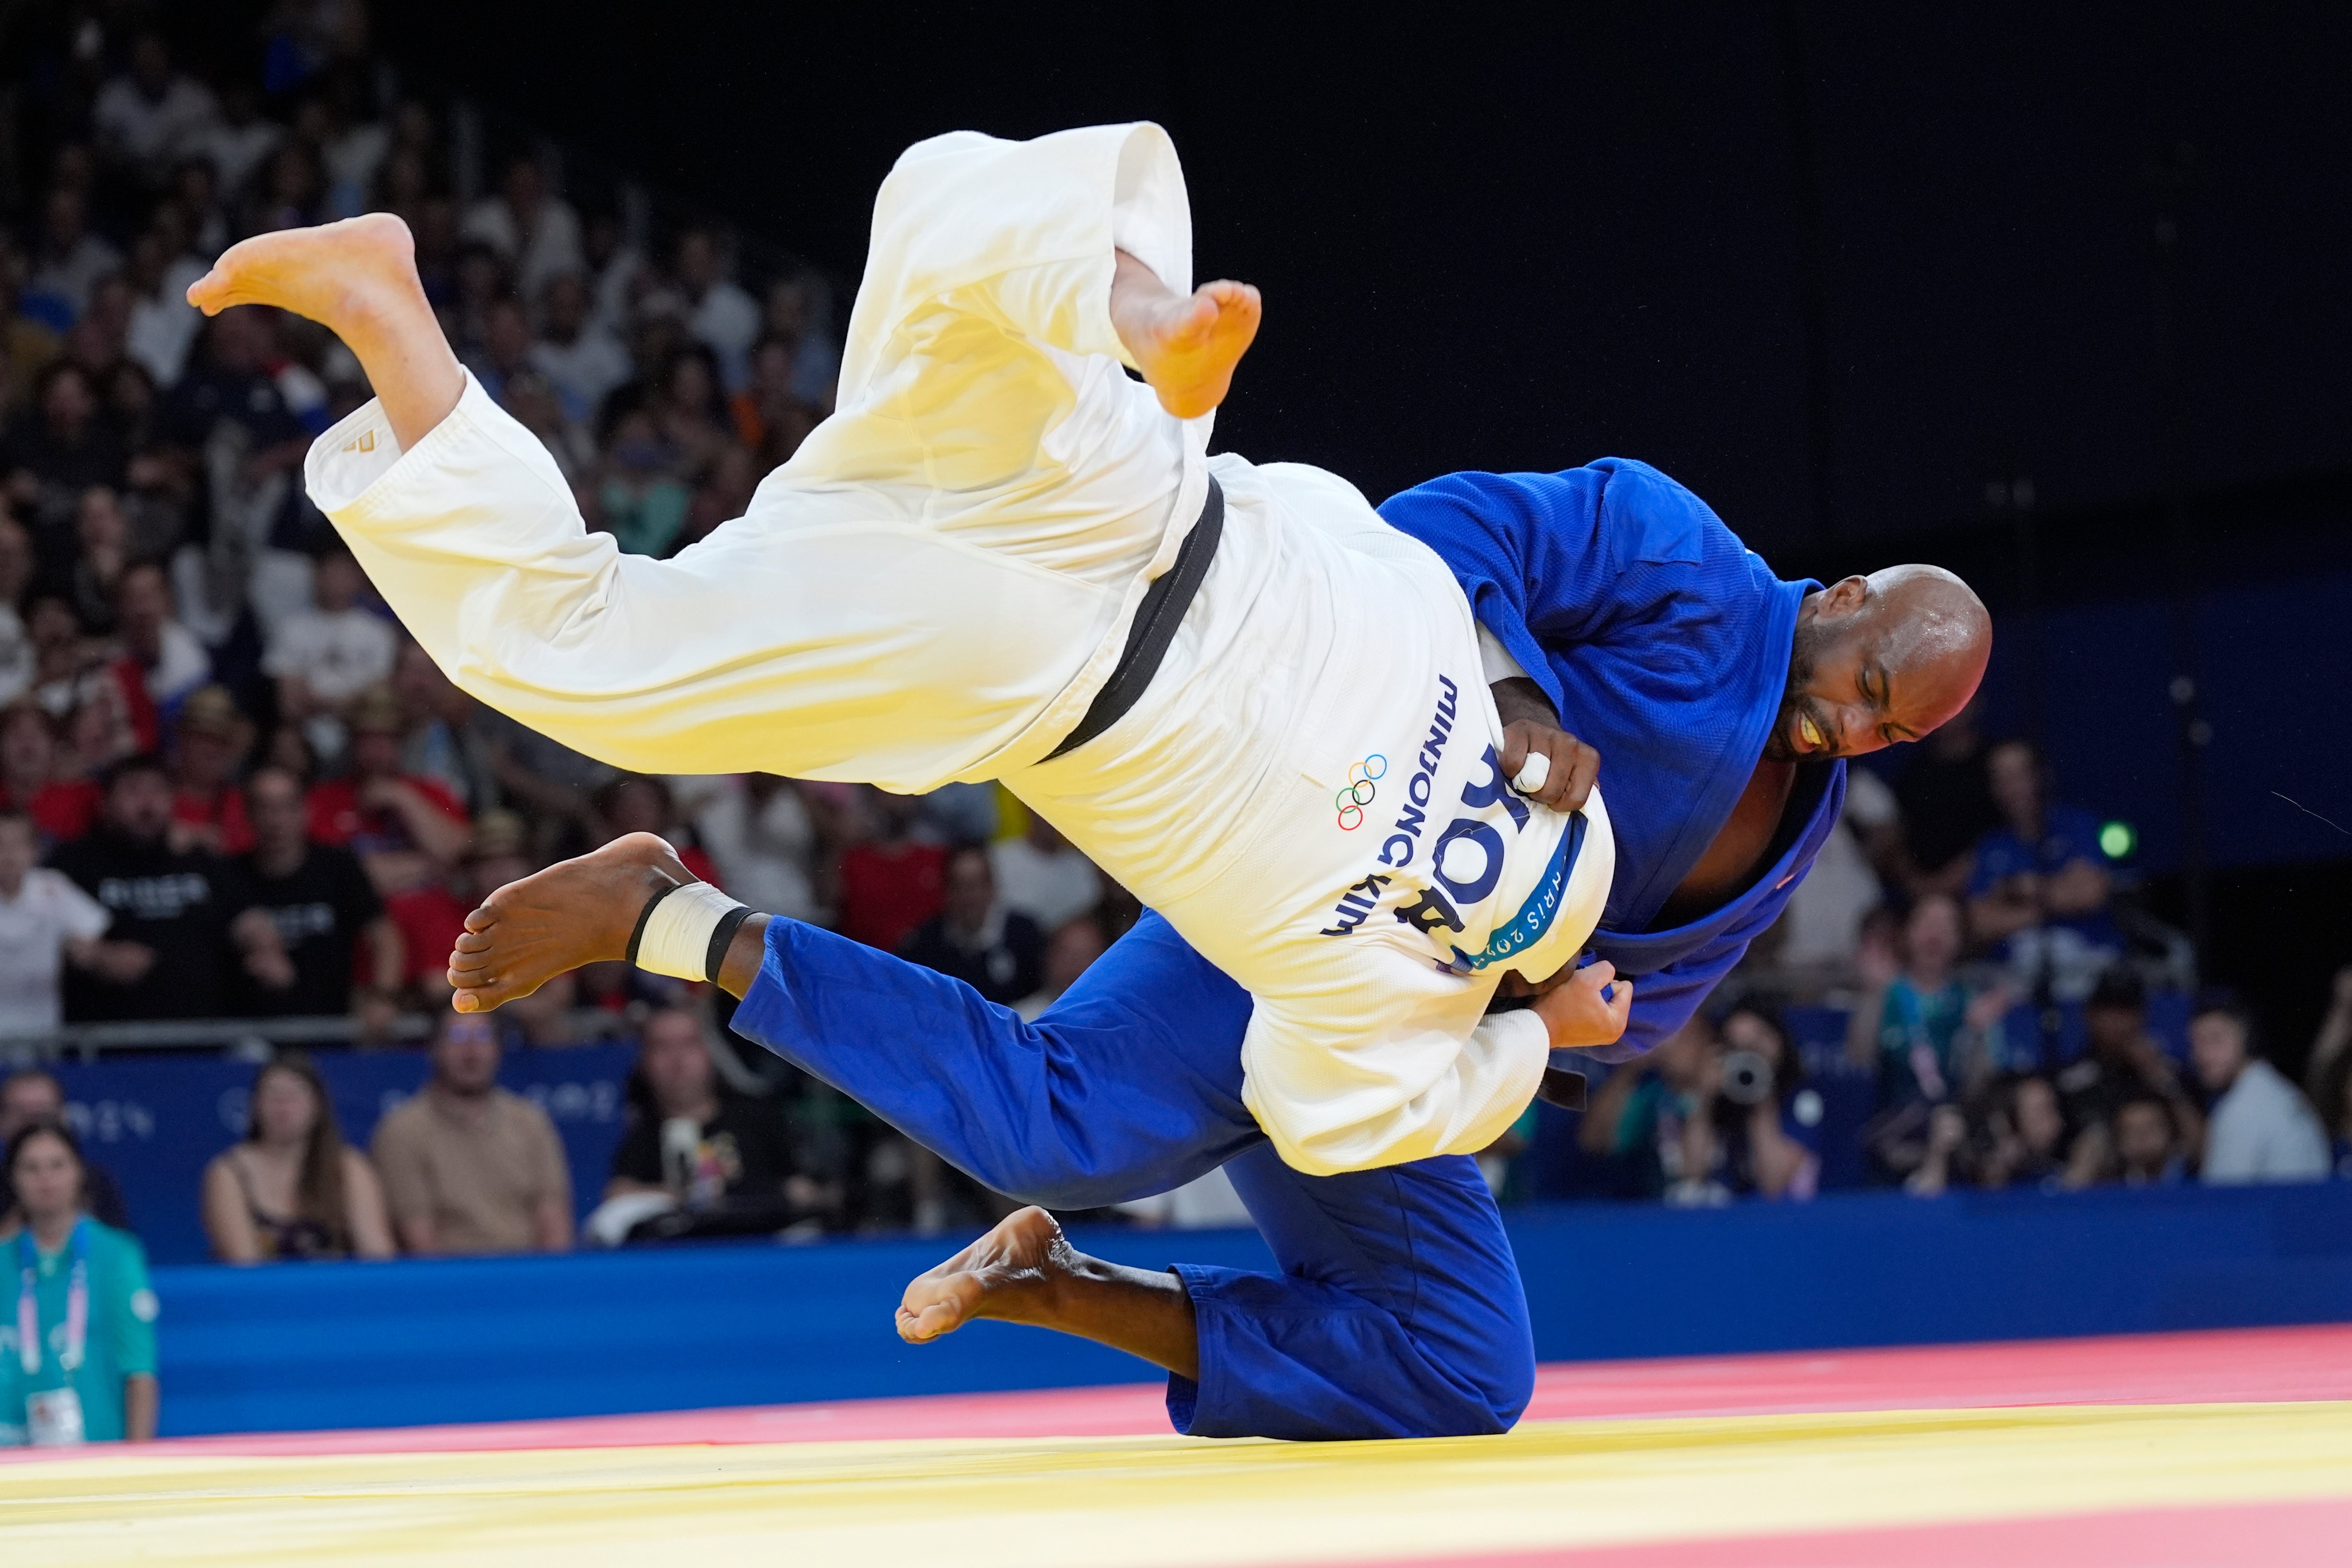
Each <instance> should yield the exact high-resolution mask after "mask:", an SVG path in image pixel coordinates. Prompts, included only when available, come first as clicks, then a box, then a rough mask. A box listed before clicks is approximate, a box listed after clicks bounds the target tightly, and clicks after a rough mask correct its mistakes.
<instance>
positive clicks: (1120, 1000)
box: [734, 914, 1535, 1438]
mask: <svg viewBox="0 0 2352 1568" xmlns="http://www.w3.org/2000/svg"><path fill="white" fill-rule="evenodd" d="M1249 1013H1250V999H1249V995H1248V994H1247V993H1246V992H1244V991H1243V990H1242V988H1241V987H1240V986H1238V985H1236V984H1234V982H1233V981H1231V980H1229V979H1227V978H1226V977H1225V975H1224V974H1223V973H1222V972H1221V971H1219V970H1218V969H1216V968H1215V967H1213V965H1211V964H1210V963H1208V961H1207V960H1205V959H1203V958H1202V957H1201V956H1200V955H1199V954H1198V953H1196V952H1193V951H1192V948H1190V947H1189V946H1187V945H1186V944H1185V942H1184V941H1183V939H1182V938H1181V937H1179V936H1178V935H1177V934H1176V932H1175V931H1174V930H1173V929H1172V928H1171V927H1170V926H1169V925H1168V923H1167V922H1166V921H1162V920H1160V918H1159V917H1158V916H1157V915H1150V914H1147V915H1146V916H1144V918H1143V920H1142V921H1141V923H1139V925H1137V927H1136V928H1135V929H1134V930H1133V931H1130V932H1129V933H1128V934H1127V935H1126V936H1125V937H1123V938H1121V939H1120V940H1119V941H1118V942H1116V943H1115V944H1113V946H1112V947H1111V949H1110V951H1109V952H1107V953H1105V954H1104V955H1103V956H1102V957H1101V958H1100V959H1098V960H1097V961H1096V963H1095V964H1094V965H1093V967H1091V968H1089V969H1088V970H1087V973H1086V974H1085V975H1084V977H1083V978H1081V979H1080V980H1079V982H1078V983H1077V984H1076V985H1075V986H1073V987H1071V989H1070V990H1069V992H1068V993H1067V994H1066V995H1064V996H1063V998H1062V999H1061V1000H1060V1001H1059V1002H1057V1003H1055V1005H1054V1006H1053V1007H1052V1008H1051V1009H1050V1010H1049V1011H1048V1012H1046V1013H1045V1016H1043V1017H1041V1018H1039V1019H1038V1020H1037V1022H1035V1023H1034V1024H1025V1023H1024V1022H1022V1020H1021V1018H1020V1017H1019V1016H1017V1015H1016V1014H1014V1013H1013V1012H1011V1011H1010V1010H1008V1009H1006V1008H1003V1007H999V1006H996V1005H993V1004H992V1003H989V1002H986V1001H983V1000H982V998H981V996H980V995H979V994H978V993H976V992H974V991H973V990H972V989H971V987H970V986H968V985H966V984H962V983H961V981H956V980H950V979H948V978H947V977H946V976H944V975H940V974H936V973H932V972H931V971H929V970H927V969H922V968H919V967H918V966H916V965H914V964H910V963H905V962H903V961H902V960H899V959H896V958H893V957H890V956H889V955H887V954H886V953H882V952H877V951H875V950H874V949H872V948H869V947H866V946H864V945H862V944H860V943H857V942H850V941H848V940H847V939H845V938H843V937H839V936H835V935H834V934H833V933H831V932H829V931H821V930H818V929H817V928H815V927H814V926H807V925H803V924H802V923H800V922H799V921H789V920H783V919H781V918H779V919H774V920H771V921H769V922H768V931H767V956H766V959H765V960H764V962H763V963H761V969H760V975H759V978H758V979H757V980H756V981H755V982H754V983H753V984H752V985H751V991H750V993H749V994H747V995H746V996H745V997H744V998H743V1003H742V1005H741V1006H740V1007H739V1008H738V1009H737V1010H736V1013H735V1017H734V1027H735V1029H736V1030H737V1031H738V1032H739V1033H740V1034H742V1035H744V1036H746V1037H749V1038H751V1039H754V1040H757V1041H759V1042H760V1043H761V1045H764V1046H766V1047H768V1048H769V1049H771V1050H772V1051H774V1052H776V1053H777V1054H778V1055H779V1056H782V1057H783V1058H785V1059H786V1060H788V1061H791V1062H793V1063H794V1064H795V1065H797V1066H799V1067H800V1068H803V1069H805V1070H806V1071H808V1072H810V1073H812V1074H814V1075H815V1076H816V1077H817V1078H819V1079H823V1080H824V1081H825V1082H826V1083H829V1084H831V1085H833V1086H834V1087H835V1089H840V1090H841V1091H842V1092H843V1093H845V1094H846V1095H848V1096H850V1097H851V1098H852V1099H854V1100H857V1101H859V1102H860V1103H862V1104H864V1105H865V1106H866V1108H867V1109H868V1110H872V1111H873V1112H875V1114H877V1115H878V1116H880V1117H881V1118H882V1119H883V1120H885V1121H888V1122H889V1123H890V1124H891V1125H892V1126H894V1127H896V1128H898V1130H899V1131H902V1132H904V1133H906V1134H907V1136H908V1137H909V1138H912V1139H914V1140H915V1141H916V1142H919V1143H921V1144H923V1145H924V1146H926V1147H927V1148H929V1149H931V1150H932V1151H934V1152H937V1153H938V1154H939V1155H940V1158H942V1159H944V1160H946V1161H948V1162H949V1163H950V1164H953V1165H955V1166H956V1167H958V1168H959V1169H961V1170H962V1171H964V1172H965V1173H968V1174H970V1175H971V1176H972V1177H973V1178H974V1179H975V1180H977V1181H979V1182H981V1183H982V1184H984V1185H986V1186H989V1187H992V1188H994V1189H995V1190H996V1191H998V1192H1000V1193H1003V1194H1007V1195H1009V1196H1013V1197H1018V1198H1021V1199H1024V1200H1025V1201H1027V1202H1031V1203H1036V1204H1042V1205H1045V1206H1047V1207H1056V1206H1058V1207H1065V1208H1092V1207H1096V1206H1098V1205H1104V1204H1112V1203H1120V1202H1124V1201H1126V1200H1128V1199H1130V1198H1139V1197H1147V1196H1150V1195H1151V1194H1155V1193H1160V1192H1165V1191H1167V1190H1168V1189H1169V1188H1171V1187H1174V1186H1177V1185H1180V1184H1182V1183H1185V1182H1189V1181H1191V1180H1192V1179H1193V1178H1195V1177H1197V1176H1202V1175H1205V1174H1206V1173H1209V1172H1210V1171H1213V1170H1214V1169H1216V1168H1217V1167H1218V1166H1220V1165H1223V1167H1225V1171H1226V1173H1227V1174H1228V1175H1229V1176H1230V1177H1231V1178H1232V1180H1233V1184H1234V1188H1235V1190H1236V1191H1237V1192H1239V1193H1240V1194H1241V1197H1242V1201H1243V1202H1244V1203H1245V1204H1246V1205H1248V1206H1249V1212H1250V1217H1251V1218H1252V1219H1254V1220H1255V1221H1256V1223H1257V1227H1258V1229H1259V1231H1260V1232H1261V1233H1262V1234H1263V1235H1264V1236H1265V1240H1266V1243H1267V1245H1268V1246H1270V1247H1272V1248H1273V1250H1274V1255H1275V1258H1276V1259H1277V1260H1278V1261H1279V1262H1280V1264H1281V1266H1282V1272H1281V1273H1280V1274H1279V1275H1268V1274H1256V1273H1250V1272H1247V1271H1245V1270H1242V1269H1234V1268H1202V1267H1199V1266H1195V1265H1191V1264H1178V1265H1176V1266H1175V1272H1176V1273H1177V1275H1178V1276H1179V1278H1181V1279H1182V1281H1183V1284H1184V1288H1185V1289H1186V1290H1187V1291H1188V1292H1189V1293H1190V1294H1191V1296H1192V1309H1193V1314H1194V1318H1195V1320H1196V1321H1197V1322H1198V1324H1199V1327H1200V1346H1201V1352H1200V1353H1201V1375H1200V1380H1199V1381H1198V1383H1197V1384H1196V1383H1195V1382H1194V1381H1193V1380H1192V1379H1190V1378H1186V1377H1181V1376H1176V1375H1173V1374H1171V1376H1170V1377H1169V1380H1168V1414H1169V1416H1170V1418H1171V1420H1172V1421H1174V1423H1175V1424H1176V1429H1177V1430H1178V1431H1180V1432H1184V1433H1189V1434H1192V1435H1193V1436H1207V1437H1242V1436H1263V1437H1291V1438H1346V1437H1431V1436H1463V1435H1469V1434H1475V1433H1487V1432H1503V1431H1507V1430H1508V1429H1509V1428H1510V1426H1511V1425H1512V1423H1514V1422H1515V1421H1517V1419H1518V1416H1519V1412H1520V1411H1522V1410H1524V1409H1525V1408H1526V1407H1527V1403H1528V1397H1529V1395H1530V1394H1532V1392H1533V1390H1534V1385H1535V1344H1534V1341H1533V1338H1532V1336H1531V1333H1530V1331H1529V1328H1528V1304H1527V1294H1526V1291H1525V1290H1524V1289H1523V1288H1522V1287H1521V1285H1520V1282H1519V1271H1518V1265H1517V1261H1516V1260H1515V1259H1514V1258H1512V1256H1511V1246H1510V1242H1509V1239H1508V1238H1507V1237H1506V1236H1505V1235H1504V1232H1503V1222H1502V1216H1501V1215H1500V1214H1498V1213H1497V1212H1496V1207H1495V1200H1494V1197H1493V1195H1492V1194H1490V1193H1489V1192H1488V1191H1487V1190H1486V1182H1485V1181H1484V1180H1483V1179H1482V1178H1481V1177H1480V1175H1479V1173H1478V1167H1477V1164H1476V1163H1475V1161H1473V1160H1471V1159H1470V1158H1469V1157H1468V1156H1466V1155H1447V1156H1444V1157H1441V1158H1437V1159H1432V1160H1421V1161H1416V1162H1414V1163H1412V1164H1407V1165H1395V1166H1390V1167H1387V1168H1385V1169H1381V1170H1375V1171H1357V1172H1350V1173H1346V1174H1342V1175H1337V1176H1308V1175H1302V1174H1301V1173H1298V1172H1297V1171H1294V1170H1292V1169H1291V1168H1290V1167H1289V1166H1287V1165H1286V1164H1284V1163H1282V1161H1281V1160H1280V1158H1278V1157H1277V1156H1276V1153H1275V1152H1274V1148H1273V1146H1272V1145H1271V1144H1270V1143H1268V1142H1266V1140H1265V1134H1264V1133H1262V1132H1260V1131H1258V1128H1257V1124H1256V1122H1255V1121H1253V1120H1252V1118H1251V1116H1250V1113H1249V1111H1248V1110H1246V1109H1245V1108H1244V1106H1243V1104H1242V1098H1241V1091H1242V1068H1241V1043H1242V1031H1243V1028H1244V1026H1245V1025H1246V1024H1247V1023H1248V1021H1249Z"/></svg>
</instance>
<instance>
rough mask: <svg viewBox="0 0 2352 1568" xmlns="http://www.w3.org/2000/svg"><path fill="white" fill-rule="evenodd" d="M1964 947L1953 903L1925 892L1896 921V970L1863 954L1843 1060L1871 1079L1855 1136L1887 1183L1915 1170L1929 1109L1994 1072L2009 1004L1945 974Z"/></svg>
mask: <svg viewBox="0 0 2352 1568" xmlns="http://www.w3.org/2000/svg"><path fill="white" fill-rule="evenodd" d="M1964 940H1965V931H1964V929H1963V926H1962V923H1961V915H1960V906H1959V903H1958V900H1954V899H1952V898H1949V897H1948V896H1946V895H1944V894H1942V893H1930V894H1928V895H1927V897H1925V898H1922V899H1921V900H1919V901H1918V902H1917V903H1916V904H1914V905H1913V906H1912V907H1911V915H1910V918H1909V919H1908V920H1906V921H1904V924H1903V942H1902V957H1901V965H1900V967H1899V968H1898V967H1896V966H1895V964H1893V963H1888V962H1886V960H1885V958H1883V957H1882V958H1879V959H1878V960H1877V963H1875V964H1873V963H1871V957H1872V955H1871V954H1869V953H1868V952H1865V954H1864V968H1865V973H1864V980H1865V981H1866V983H1867V984H1868V985H1869V987H1870V989H1869V991H1868V993H1867V994H1865V995H1864V998H1863V1000H1862V1004H1861V1005H1859V1006H1857V1007H1856V1008H1854V1010H1853V1015H1852V1022H1851V1024H1850V1025H1849V1026H1848V1029H1847V1033H1846V1057H1847V1059H1848V1060H1850V1061H1852V1062H1853V1064H1854V1065H1855V1066H1857V1067H1860V1068H1867V1069H1869V1070H1871V1071H1873V1072H1874V1073H1875V1074H1876V1075H1877V1078H1878V1105H1877V1112H1876V1114H1875V1115H1874V1117H1873V1118H1872V1120H1871V1123H1870V1125H1869V1126H1868V1128H1866V1129H1865V1131H1864V1136H1865V1139H1866V1142H1868V1144H1869V1147H1870V1154H1871V1163H1872V1164H1873V1165H1874V1166H1875V1167H1876V1168H1877V1173H1878V1175H1879V1176H1880V1178H1881V1179H1883V1180H1885V1181H1888V1182H1896V1183H1899V1182H1901V1181H1903V1180H1904V1179H1905V1178H1906V1177H1907V1176H1908V1175H1909V1174H1910V1173H1912V1172H1913V1171H1915V1170H1916V1169H1917V1168H1918V1165H1919V1162H1920V1161H1921V1159H1923V1158H1924V1157H1925V1156H1926V1153H1927V1123H1928V1121H1929V1118H1930V1115H1931V1113H1932V1112H1933V1111H1934V1110H1935V1108H1936V1107H1937V1106H1938V1105H1946V1104H1949V1103H1951V1102H1952V1101H1953V1100H1958V1099H1961V1098H1963V1097H1965V1096H1966V1095H1967V1094H1969V1092H1970V1091H1971V1090H1973V1089H1977V1088H1979V1086H1981V1085H1982V1084H1984V1083H1986V1082H1988V1081H1989V1080H1990V1079H1991V1077H1992V1075H1993V1074H1994V1073H1995V1072H1997V1071H1998V1070H1999V1069H2000V1065H2001V1062H2000V1056H2001V1052H2000V1039H1999V1037H1998V1035H1997V1034H1996V1032H1995V1031H1996V1030H1997V1029H1998V1027H1999V1025H2000V1016H2001V1015H2002V1014H2004V1013H2006V1012H2007V1011H2009V1007H2010V1003H2011V995H2010V994H2009V992H2008V991H2007V990H2006V989H2005V988H2001V987H1995V988H1993V989H1992V990H1990V991H1979V990H1976V989H1974V988H1972V987H1970V986H1969V984H1967V983H1966V982H1964V981H1962V980H1961V979H1960V978H1959V977H1958V974H1956V973H1954V966H1955V965H1956V964H1957V963H1958V962H1959V957H1960V950H1961V946H1962V943H1963V942H1964ZM1873 969H1874V970H1875V972H1874V973H1873V972H1871V971H1872V970H1873Z"/></svg>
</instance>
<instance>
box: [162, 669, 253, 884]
mask: <svg viewBox="0 0 2352 1568" xmlns="http://www.w3.org/2000/svg"><path fill="white" fill-rule="evenodd" d="M250 736H251V731H250V729H249V728H248V727H247V724H246V721H245V715H243V714H242V713H239V712H238V711H237V710H236V701H235V700H233V699H232V698H231V697H230V696H229V694H228V693H227V692H226V690H224V689H221V688H220V687H217V686H206V687H203V688H200V689H197V690H196V691H195V692H194V693H193V694H192V695H190V697H189V698H188V700H187V702H186V704H185V705H184V707H182V708H181V710H180V723H179V734H178V739H177V743H176V744H174V745H173V748H172V757H171V767H172V842H173V844H174V845H175V846H176V847H179V848H182V849H205V850H209V851H210V852H211V853H213V854H215V855H242V854H244V853H245V852H246V851H247V850H248V849H250V848H252V847H253V824H252V822H251V821H250V820H249V819H248V818H247V816H246V810H245V791H244V790H243V789H242V788H240V787H238V785H237V784H236V769H237V764H238V763H241V762H243V761H244V760H245V749H246V746H247V743H248V742H249V740H250Z"/></svg>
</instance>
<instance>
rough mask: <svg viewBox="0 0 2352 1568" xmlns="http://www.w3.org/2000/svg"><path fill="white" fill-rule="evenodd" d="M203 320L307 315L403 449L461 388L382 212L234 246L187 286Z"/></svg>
mask: <svg viewBox="0 0 2352 1568" xmlns="http://www.w3.org/2000/svg"><path fill="white" fill-rule="evenodd" d="M188 303H189V304H191V305H194V306H195V307H196V308H197V309H198V310H202V311H203V312H204V313H205V315H207V316H217V315H219V314H220V313H221V312H222V311H223V310H227V309H229V308H230V307H231V306H233V305H269V306H275V307H276V308H277V309H278V310H291V311H293V312H294V313H295V314H296V315H298V316H308V317H310V320H312V321H317V322H319V323H320V325H322V326H324V327H326V328H327V329H328V330H329V331H332V332H333V333H334V334H335V335H336V336H337V337H339V338H341V339H342V340H343V342H345V343H346V344H348V345H349V346H350V348H351V351H352V353H355V354H357V355H358V356H359V361H360V367H361V368H362V370H364V371H365V372H366V373H367V378H368V383H369V384H370V385H371V386H373V388H374V390H375V394H376V395H377V396H378V397H380V398H382V399H383V411H384V415H385V417H386V418H387V419H388V420H390V422H391V424H392V432H393V436H394V438H395V439H397V440H398V441H399V442H400V444H401V446H402V447H403V448H404V449H405V448H407V447H414V446H415V444H416V443H417V442H418V441H420V440H422V439H423V438H424V437H425V434H426V433H427V432H429V431H430V430H431V429H432V428H433V426H436V425H437V424H439V423H440V422H441V420H442V418H443V417H444V416H446V415H447V414H448V412H449V410H450V409H452V408H455V407H456V406H457V399H458V397H459V395H462V394H463V393H464V392H465V390H466V377H465V373H464V372H463V371H461V370H460V369H459V368H458V366H457V355H456V354H454V353H451V352H450V351H449V343H448V341H447V340H446V338H444V337H443V336H442V335H441V323H440V321H439V319H438V318H436V316H435V315H434V314H433V306H432V303H431V301H429V300H426V299H425V285H424V284H423V283H421V282H420V281H418V279H417V276H416V244H415V240H413V239H412V238H410V237H409V233H408V226H407V225H406V224H404V223H403V222H401V221H400V219H398V218H396V217H394V216H392V215H391V214H390V213H369V214H367V215H366V216H362V217H351V218H345V219H343V220H342V221H341V223H330V224H322V225H320V226H318V227H317V228H283V229H279V230H278V231H276V232H275V233H272V234H257V235H255V236H254V237H252V238H250V239H243V240H239V241H238V242H237V243H236V244H235V245H232V246H230V247H228V248H227V249H226V250H225V251H223V252H221V255H220V259H219V260H217V261H215V262H214V263H213V269H212V270H211V271H210V272H207V273H205V275H204V276H203V277H202V278H199V279H196V280H195V281H194V283H192V284H190V285H189V286H188Z"/></svg>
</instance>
